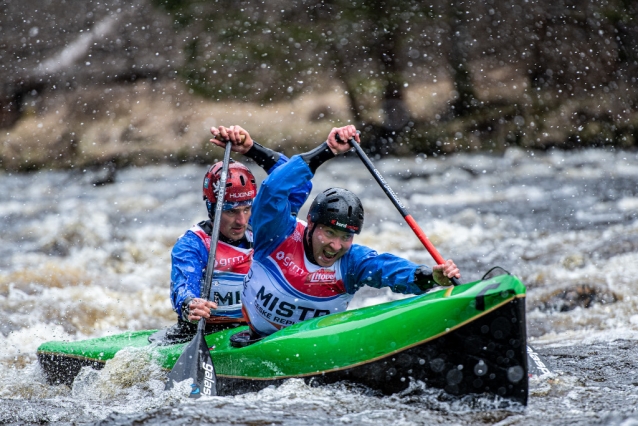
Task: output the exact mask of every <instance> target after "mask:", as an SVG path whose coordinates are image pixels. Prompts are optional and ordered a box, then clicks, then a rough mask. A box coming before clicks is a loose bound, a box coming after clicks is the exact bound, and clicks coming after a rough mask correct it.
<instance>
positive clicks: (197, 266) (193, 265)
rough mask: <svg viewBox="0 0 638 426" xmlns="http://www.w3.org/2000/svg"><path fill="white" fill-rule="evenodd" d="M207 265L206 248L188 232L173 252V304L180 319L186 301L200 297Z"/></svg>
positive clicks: (197, 238)
mask: <svg viewBox="0 0 638 426" xmlns="http://www.w3.org/2000/svg"><path fill="white" fill-rule="evenodd" d="M207 264H208V250H207V249H206V246H205V245H204V243H203V242H202V240H201V239H200V238H199V237H198V236H197V235H195V234H194V233H192V232H191V231H187V232H186V233H185V234H184V235H182V236H181V237H180V238H179V239H178V240H177V242H176V243H175V245H174V246H173V250H172V251H171V303H172V304H173V310H174V311H175V312H177V315H179V316H180V317H181V316H182V303H183V302H184V300H186V299H187V298H189V297H190V298H195V297H200V293H201V282H202V279H203V275H204V271H205V269H206V265H207Z"/></svg>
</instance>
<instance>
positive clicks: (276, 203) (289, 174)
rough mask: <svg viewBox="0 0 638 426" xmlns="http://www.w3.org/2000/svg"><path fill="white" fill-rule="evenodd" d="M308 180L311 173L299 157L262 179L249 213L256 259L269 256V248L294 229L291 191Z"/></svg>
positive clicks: (295, 220) (294, 220)
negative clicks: (250, 213)
mask: <svg viewBox="0 0 638 426" xmlns="http://www.w3.org/2000/svg"><path fill="white" fill-rule="evenodd" d="M310 179H312V172H311V171H310V169H309V168H308V165H307V164H306V163H305V162H304V161H303V159H302V158H301V157H299V156H294V157H292V159H291V160H290V161H288V162H287V163H286V164H284V165H282V166H281V167H278V168H277V169H276V170H274V171H273V172H272V174H271V175H270V176H268V177H267V178H266V179H264V181H263V182H262V184H261V188H260V189H259V191H258V192H257V197H256V198H255V201H254V203H253V212H252V216H251V221H252V227H253V232H254V235H255V237H254V241H255V254H254V258H255V259H258V260H259V259H260V258H261V256H267V255H269V254H270V252H271V251H272V249H274V248H275V247H277V245H279V244H280V243H281V241H283V239H284V238H286V237H287V236H288V235H290V234H291V233H292V232H293V230H294V229H295V226H296V224H297V219H296V213H297V211H295V207H296V204H294V202H295V201H293V200H291V194H292V193H293V192H295V191H300V190H301V188H308V186H306V184H307V183H308V182H310ZM299 193H300V192H299ZM307 197H308V193H305V194H304V200H305V198H307ZM301 204H303V203H301ZM299 207H301V206H299ZM299 207H297V209H298V208H299Z"/></svg>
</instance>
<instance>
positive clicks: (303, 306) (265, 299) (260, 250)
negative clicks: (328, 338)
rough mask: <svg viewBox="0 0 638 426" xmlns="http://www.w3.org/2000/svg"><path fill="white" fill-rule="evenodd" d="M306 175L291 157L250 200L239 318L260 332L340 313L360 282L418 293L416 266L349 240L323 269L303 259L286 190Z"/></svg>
mask: <svg viewBox="0 0 638 426" xmlns="http://www.w3.org/2000/svg"><path fill="white" fill-rule="evenodd" d="M312 176H313V171H312V169H311V167H309V165H308V164H307V162H306V161H304V159H303V158H302V157H300V156H295V157H293V158H292V159H291V161H290V162H288V163H287V164H286V165H284V166H282V167H280V168H279V169H277V170H275V171H274V172H273V173H272V174H271V175H270V176H269V177H268V178H266V179H265V180H264V182H263V183H262V186H261V189H260V191H259V194H257V197H256V198H255V201H254V204H253V213H252V217H251V219H252V225H253V229H254V230H255V235H254V238H255V246H254V250H255V251H254V254H253V263H252V266H251V270H250V272H249V273H248V275H247V276H246V284H245V286H244V291H243V295H242V301H243V309H244V314H245V316H246V317H247V319H248V320H249V322H250V324H251V327H252V328H253V330H254V331H255V332H257V333H258V334H260V335H268V334H271V333H273V332H274V331H276V330H278V329H280V328H282V327H286V326H288V325H291V324H294V323H297V322H299V321H303V320H304V319H309V318H314V317H318V316H323V315H327V314H329V313H335V312H341V311H344V310H345V309H346V308H347V306H348V303H349V302H350V301H351V300H352V297H353V295H354V293H355V292H356V291H357V290H358V289H359V288H361V287H363V286H364V285H368V286H370V287H375V288H380V287H390V288H391V289H392V291H394V292H398V293H406V294H421V293H423V292H424V290H422V289H421V288H420V287H419V286H417V285H416V284H415V282H414V277H415V272H416V270H417V269H418V268H421V269H422V268H423V266H422V265H417V264H415V263H413V262H410V261H408V260H406V259H403V258H400V257H398V256H394V255H392V254H388V253H384V254H378V253H377V252H376V251H374V250H372V249H370V248H368V247H365V246H362V245H358V244H353V245H352V246H351V247H350V249H349V250H348V251H347V252H346V254H345V255H344V256H343V257H341V258H340V259H339V260H338V261H337V262H335V264H334V265H332V266H331V267H329V268H326V267H320V266H318V265H315V264H313V263H311V262H310V261H309V260H308V258H307V257H306V255H305V251H304V247H303V238H304V231H305V229H306V224H305V222H303V221H300V220H298V219H297V217H296V215H295V214H294V209H295V208H296V206H294V205H293V204H291V203H290V202H289V201H288V194H290V192H291V191H292V190H293V188H295V187H298V186H300V185H303V184H305V183H306V182H309V181H310V179H311V178H312Z"/></svg>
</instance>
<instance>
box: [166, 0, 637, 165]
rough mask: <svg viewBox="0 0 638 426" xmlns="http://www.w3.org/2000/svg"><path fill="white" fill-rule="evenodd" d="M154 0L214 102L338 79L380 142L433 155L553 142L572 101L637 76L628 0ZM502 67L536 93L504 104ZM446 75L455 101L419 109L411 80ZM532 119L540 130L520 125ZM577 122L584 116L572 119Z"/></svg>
mask: <svg viewBox="0 0 638 426" xmlns="http://www.w3.org/2000/svg"><path fill="white" fill-rule="evenodd" d="M153 1H154V3H155V4H156V5H158V6H160V7H161V8H163V9H164V10H166V11H167V12H169V13H170V14H171V15H172V17H173V19H174V21H175V23H176V25H177V26H178V27H179V28H181V30H182V32H183V34H184V35H185V36H184V38H185V41H186V49H185V52H186V54H187V60H186V65H185V66H184V67H182V71H181V73H182V75H183V77H184V78H185V79H186V81H187V83H188V84H189V85H190V87H191V88H192V89H193V90H195V91H197V92H198V93H201V94H203V95H206V96H208V97H211V98H213V99H236V100H245V101H259V102H270V101H275V100H288V99H292V98H293V97H295V96H297V95H299V94H302V93H306V92H310V91H322V90H327V89H330V88H332V87H333V86H334V84H335V82H338V84H339V86H340V87H341V89H342V90H344V92H345V94H346V95H347V96H348V99H349V104H350V110H351V112H352V119H353V121H354V124H355V125H357V127H359V128H362V129H364V131H365V132H366V133H367V135H366V136H367V137H366V138H365V140H367V141H374V142H375V143H374V144H373V145H372V146H369V147H368V148H369V149H370V150H371V151H376V150H380V151H381V152H385V151H388V150H392V148H394V147H396V146H397V145H401V143H402V142H403V141H409V144H410V146H411V147H412V148H413V149H416V150H419V151H421V152H428V153H429V152H435V151H437V150H438V149H439V148H438V147H440V146H441V145H442V144H444V145H449V146H451V147H454V146H458V144H459V143H465V144H470V145H473V144H474V145H481V142H480V140H484V139H486V138H487V139H488V140H496V139H503V135H504V134H507V135H514V136H512V137H509V136H508V139H507V141H508V142H507V143H517V144H520V143H524V144H537V143H538V144H541V145H545V146H549V145H548V144H550V145H551V144H553V143H555V142H556V141H555V140H554V139H556V138H562V137H563V136H564V134H565V132H567V133H569V132H571V131H572V130H565V131H564V132H562V133H560V132H559V133H556V132H553V131H552V132H549V131H544V130H543V129H542V128H541V127H539V126H538V123H539V122H541V123H544V122H545V120H543V119H542V117H543V115H544V114H548V115H550V116H551V117H554V116H555V113H556V112H557V108H559V106H560V104H561V102H563V100H565V99H569V98H571V97H574V96H576V97H583V96H585V97H586V96H590V97H591V96H593V94H594V93H598V90H603V89H604V88H606V89H605V90H615V89H614V88H615V87H617V86H616V82H617V81H618V80H622V79H623V78H624V77H623V76H621V77H619V76H618V75H617V74H618V73H616V74H614V72H615V70H617V69H618V68H619V61H620V62H622V64H624V65H625V66H624V67H622V69H623V71H622V72H623V73H628V72H630V71H629V69H635V68H631V67H629V66H626V65H627V64H628V63H629V62H631V61H632V60H633V61H634V62H635V57H636V56H635V49H636V47H635V44H633V45H632V40H634V39H635V36H636V31H635V20H634V16H635V6H633V3H632V2H630V1H629V0H608V1H604V0H603V1H586V2H578V1H575V0H511V1H504V0H485V1H480V2H479V1H477V0H433V1H431V2H427V3H426V2H422V1H418V0H408V1H401V2H391V1H389V0H365V1H364V0H323V1H322V0H293V1H283V0H272V1H269V2H263V1H261V0H243V1H239V2H237V1H231V0H216V1H197V0H153ZM614 11H615V14H614ZM632 58H634V59H632ZM623 61H624V62H623ZM488 65H489V66H488ZM495 67H496V68H502V69H503V70H505V72H506V77H505V82H507V81H508V80H509V81H513V80H515V79H517V78H525V79H527V80H528V81H529V84H526V85H525V92H526V95H525V97H524V98H523V99H522V100H521V99H518V100H514V99H513V98H510V99H506V100H504V102H506V103H508V102H509V106H508V107H507V108H505V109H503V108H502V104H499V105H490V102H489V101H484V100H483V99H480V96H479V95H478V94H477V91H476V89H475V82H476V81H477V79H483V78H485V77H486V73H487V70H488V68H489V69H493V68H495ZM435 78H438V79H440V80H449V81H450V82H451V83H452V85H453V87H454V89H453V92H452V93H451V96H448V95H447V94H445V95H444V96H445V97H446V98H447V99H449V103H448V111H447V112H444V111H442V112H441V113H440V114H438V115H437V116H436V117H435V119H432V118H428V119H424V118H423V117H418V118H417V117H415V115H414V113H413V112H412V111H411V110H410V108H409V107H408V105H407V102H406V94H407V90H410V89H408V88H409V87H410V85H411V84H413V83H417V84H418V83H424V82H428V81H429V82H432V81H434V80H435ZM624 81H628V80H627V78H624ZM424 102H426V101H425V100H424ZM592 108H594V109H595V108H597V107H596V106H595V105H594V106H593V107H592ZM601 108H603V107H600V108H598V109H601ZM574 114H576V115H578V111H576V112H574ZM581 115H582V114H581ZM608 115H609V114H608ZM585 116H586V115H585ZM551 117H550V118H551ZM594 118H595V117H594ZM585 119H588V118H587V116H586V117H585ZM566 120H567V119H566ZM549 121H551V120H548V122H549ZM612 121H613V120H612ZM531 122H534V123H535V124H536V127H534V128H533V129H527V130H526V131H525V132H523V133H520V132H519V133H520V134H519V135H518V136H517V135H515V134H514V133H517V132H518V130H515V129H519V130H520V129H521V127H522V126H526V123H531ZM572 125H574V126H576V128H578V127H580V125H579V124H578V123H572V122H569V120H568V121H567V126H568V127H569V126H572ZM548 126H550V127H551V126H554V128H556V126H555V124H548ZM503 129H505V130H503ZM512 129H514V130H512ZM592 129H593V128H592ZM459 130H462V131H459ZM512 132H514V133H512ZM592 132H593V133H592V134H591V135H592V138H593V139H592V141H594V143H597V142H596V140H599V139H600V138H598V137H597V136H596V135H595V134H594V133H595V130H592ZM450 134H453V135H455V136H454V137H453V138H450ZM459 135H460V137H459ZM474 137H477V138H479V141H475V142H472V141H471V140H470V139H471V138H474ZM568 137H570V138H571V137H572V136H568ZM578 137H580V136H578V135H577V138H578ZM611 137H615V136H611ZM605 138H606V139H608V138H609V137H608V136H605ZM443 139H446V140H447V141H444V142H442V140H443ZM458 140H461V141H465V142H456V141H458ZM544 140H545V141H547V143H545V142H543V141H544ZM450 141H451V142H450ZM451 149H454V148H451Z"/></svg>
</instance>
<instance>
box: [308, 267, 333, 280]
mask: <svg viewBox="0 0 638 426" xmlns="http://www.w3.org/2000/svg"><path fill="white" fill-rule="evenodd" d="M336 282H337V277H336V276H335V271H330V270H326V269H319V270H318V271H315V272H312V273H310V274H308V275H306V283H308V284H314V283H316V284H334V283H336Z"/></svg>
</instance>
